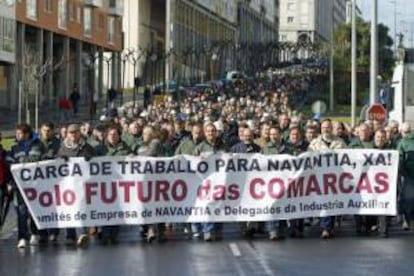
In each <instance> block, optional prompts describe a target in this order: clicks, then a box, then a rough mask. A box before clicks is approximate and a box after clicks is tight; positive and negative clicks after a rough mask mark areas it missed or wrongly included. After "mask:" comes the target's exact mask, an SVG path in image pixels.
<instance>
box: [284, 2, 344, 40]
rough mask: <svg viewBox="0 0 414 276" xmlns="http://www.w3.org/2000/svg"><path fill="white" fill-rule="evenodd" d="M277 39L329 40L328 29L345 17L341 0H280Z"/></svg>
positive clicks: (329, 30)
mask: <svg viewBox="0 0 414 276" xmlns="http://www.w3.org/2000/svg"><path fill="white" fill-rule="evenodd" d="M279 3H280V23H279V24H280V27H279V40H280V41H281V42H295V43H296V42H306V41H310V42H323V41H329V40H330V37H331V32H332V30H333V29H335V28H336V27H337V26H338V25H339V24H341V23H344V22H345V21H346V1H343V0H280V1H279Z"/></svg>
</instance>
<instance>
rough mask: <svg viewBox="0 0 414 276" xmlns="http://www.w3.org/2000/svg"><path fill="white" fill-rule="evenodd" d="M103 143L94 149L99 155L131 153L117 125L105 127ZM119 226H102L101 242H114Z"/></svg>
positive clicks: (125, 154) (124, 154)
mask: <svg viewBox="0 0 414 276" xmlns="http://www.w3.org/2000/svg"><path fill="white" fill-rule="evenodd" d="M106 133H107V134H106V139H105V143H104V144H102V145H100V146H99V147H98V148H97V149H96V150H97V152H98V154H99V155H100V156H127V155H129V154H131V150H130V148H129V147H128V145H127V144H126V143H125V142H124V141H122V140H121V134H122V130H121V127H120V126H119V125H110V126H109V127H108V128H107V132H106ZM118 232H119V226H116V225H115V226H103V227H102V235H101V243H102V244H104V245H105V244H108V243H116V242H117V238H118Z"/></svg>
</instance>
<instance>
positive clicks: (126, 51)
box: [120, 49, 131, 105]
mask: <svg viewBox="0 0 414 276" xmlns="http://www.w3.org/2000/svg"><path fill="white" fill-rule="evenodd" d="M130 55H131V49H124V50H123V51H122V53H121V61H122V71H123V74H122V89H121V97H120V103H121V105H123V103H124V90H125V75H126V63H127V62H128V60H129V56H130Z"/></svg>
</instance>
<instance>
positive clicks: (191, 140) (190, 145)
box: [175, 124, 204, 155]
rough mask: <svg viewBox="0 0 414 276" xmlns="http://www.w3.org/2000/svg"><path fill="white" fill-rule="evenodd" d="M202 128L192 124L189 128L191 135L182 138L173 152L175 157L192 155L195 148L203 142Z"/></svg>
mask: <svg viewBox="0 0 414 276" xmlns="http://www.w3.org/2000/svg"><path fill="white" fill-rule="evenodd" d="M203 136H204V135H203V128H202V126H201V125H200V124H194V125H193V126H192V127H191V135H190V136H189V137H187V138H184V139H183V140H182V141H181V143H180V145H179V146H178V147H177V149H176V150H175V155H180V154H188V155H192V154H193V153H194V150H195V149H196V147H197V146H198V145H199V144H200V143H201V142H202V141H203Z"/></svg>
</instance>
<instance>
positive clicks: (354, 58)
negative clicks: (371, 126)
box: [351, 0, 357, 127]
mask: <svg viewBox="0 0 414 276" xmlns="http://www.w3.org/2000/svg"><path fill="white" fill-rule="evenodd" d="M356 48H357V36H356V0H352V53H351V55H352V69H351V72H352V73H351V118H352V126H353V127H354V126H355V124H356V105H357V95H356V94H357V49H356Z"/></svg>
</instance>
